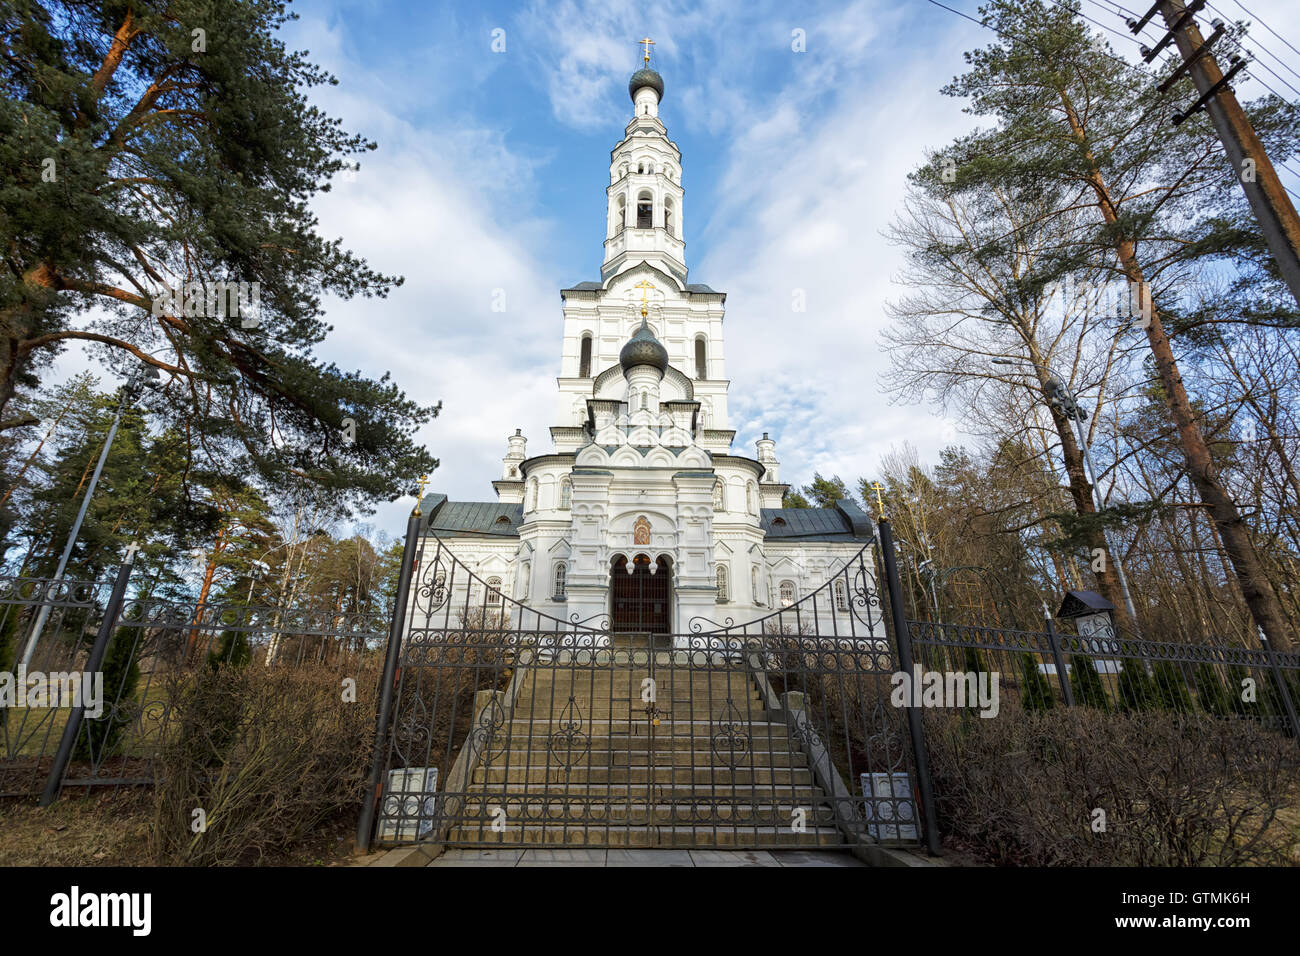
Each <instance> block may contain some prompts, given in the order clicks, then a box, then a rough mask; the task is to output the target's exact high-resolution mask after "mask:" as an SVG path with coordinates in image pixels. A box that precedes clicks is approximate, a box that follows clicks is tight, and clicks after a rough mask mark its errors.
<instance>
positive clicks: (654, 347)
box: [618, 316, 668, 375]
mask: <svg viewBox="0 0 1300 956" xmlns="http://www.w3.org/2000/svg"><path fill="white" fill-rule="evenodd" d="M618 363H619V364H620V365H622V366H623V371H624V373H626V372H630V371H631V370H632V369H634V368H636V367H637V366H638V365H651V366H653V367H655V368H657V369H659V374H661V375H662V374H663V373H664V372H666V371H668V350H667V349H666V348H664V347H663V343H661V342H660V341H659V340H658V339H657V338H655V334H654V333H653V332H651V331H650V326H648V325H646V321H645V317H644V316H642V318H641V328H639V329H637V330H636V332H635V333H634V334H633V336H632V337H631V338H630V339H628V340H627V344H626V345H624V346H623V349H622V351H620V352H619V353H618Z"/></svg>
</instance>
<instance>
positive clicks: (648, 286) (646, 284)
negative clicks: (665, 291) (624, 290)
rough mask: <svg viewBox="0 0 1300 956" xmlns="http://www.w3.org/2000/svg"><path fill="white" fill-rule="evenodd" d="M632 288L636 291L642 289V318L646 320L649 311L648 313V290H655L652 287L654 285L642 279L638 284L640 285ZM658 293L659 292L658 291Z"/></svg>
mask: <svg viewBox="0 0 1300 956" xmlns="http://www.w3.org/2000/svg"><path fill="white" fill-rule="evenodd" d="M632 288H634V289H640V290H641V318H643V319H644V318H645V317H646V315H647V314H648V311H647V302H646V290H647V289H654V286H652V285H651V284H650V283H649V282H647V281H646V280H645V279H642V280H641V281H640V282H638V283H637V284H636V285H634V286H633V287H632ZM656 291H658V290H656Z"/></svg>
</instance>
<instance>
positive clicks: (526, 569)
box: [519, 561, 533, 601]
mask: <svg viewBox="0 0 1300 956" xmlns="http://www.w3.org/2000/svg"><path fill="white" fill-rule="evenodd" d="M519 576H520V578H521V580H520V582H519V597H520V599H522V600H525V601H526V600H528V582H529V580H530V579H531V578H532V576H533V563H532V562H531V561H525V562H524V566H523V567H522V568H520V570H519Z"/></svg>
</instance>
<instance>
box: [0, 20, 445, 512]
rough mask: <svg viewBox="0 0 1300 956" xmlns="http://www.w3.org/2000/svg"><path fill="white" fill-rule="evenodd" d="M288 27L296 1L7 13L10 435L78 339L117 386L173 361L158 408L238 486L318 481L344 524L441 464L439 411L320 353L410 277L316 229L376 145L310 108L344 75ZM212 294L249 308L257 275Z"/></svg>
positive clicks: (1, 389) (152, 405)
mask: <svg viewBox="0 0 1300 956" xmlns="http://www.w3.org/2000/svg"><path fill="white" fill-rule="evenodd" d="M292 16H293V15H292V14H290V13H289V12H288V10H287V4H284V3H282V2H278V0H167V2H166V3H164V2H161V0H138V2H133V3H123V4H118V3H112V4H96V5H92V6H91V7H87V6H86V5H85V4H84V3H81V2H79V0H12V2H9V3H5V4H4V5H3V6H0V33H3V35H4V51H5V55H4V57H3V58H0V142H2V143H4V149H3V151H0V183H3V184H4V189H3V190H0V223H3V224H4V237H3V238H4V242H5V262H6V268H5V269H4V270H3V271H2V272H0V328H3V330H4V335H0V431H3V430H4V429H6V428H12V427H19V426H22V425H25V424H29V423H30V422H29V419H28V418H24V417H23V416H17V415H13V414H12V413H11V409H10V407H9V406H10V405H11V404H12V402H13V399H14V397H15V393H16V391H17V389H19V388H25V389H31V388H33V387H35V386H36V385H37V383H38V382H39V380H40V376H41V374H42V373H43V372H45V370H46V368H47V367H48V365H49V363H50V361H51V360H52V358H53V357H54V355H56V354H57V352H58V351H59V350H60V349H62V348H66V347H67V345H68V344H69V343H71V342H78V341H80V342H86V343H93V346H92V347H93V348H94V349H95V350H97V354H98V355H99V357H101V358H102V359H103V361H104V362H105V364H106V365H107V366H108V367H109V368H111V369H112V370H113V371H114V372H115V373H120V372H124V371H126V370H127V369H128V368H133V367H138V365H139V363H140V362H146V363H149V364H151V365H153V366H154V367H155V368H157V369H158V370H159V371H160V372H161V373H162V375H163V378H164V380H166V381H165V387H164V388H163V389H162V390H161V391H159V392H156V393H153V394H152V396H151V397H150V398H149V399H148V404H149V409H150V412H151V414H152V415H154V416H156V417H157V418H158V419H159V420H161V421H162V422H163V423H165V424H168V425H171V426H174V427H176V428H177V429H180V430H184V433H185V434H186V435H192V436H195V437H196V440H195V441H193V442H192V443H190V445H189V448H190V450H191V452H192V453H193V454H194V456H195V457H196V458H198V459H201V460H202V465H203V466H205V467H208V468H210V469H212V470H216V471H221V472H223V473H224V474H226V475H228V476H244V477H246V478H248V479H252V478H253V477H255V476H256V477H260V478H261V479H263V480H264V481H266V482H267V483H269V484H272V485H275V486H277V487H283V486H284V485H286V484H287V483H288V482H290V481H291V480H292V481H306V482H308V483H311V484H313V485H315V486H318V487H321V488H325V489H327V490H330V491H332V492H333V493H334V496H335V497H334V500H335V501H336V502H337V504H338V507H339V508H340V509H341V510H343V509H346V508H347V507H348V506H349V505H353V506H356V505H364V503H365V502H367V501H369V500H372V499H374V498H395V497H397V496H399V495H401V494H403V493H406V492H407V491H408V490H409V487H410V483H411V482H412V481H413V480H414V478H415V476H417V475H420V474H422V473H424V472H427V471H429V470H430V469H431V467H432V466H434V465H435V464H436V462H435V460H434V459H433V458H432V457H431V456H430V455H429V454H428V452H427V451H426V450H425V449H424V448H422V447H420V446H418V445H417V444H415V442H414V440H413V436H414V433H415V431H416V430H417V429H418V428H419V427H420V426H421V425H423V424H424V423H426V422H428V421H429V420H430V419H431V418H432V417H433V416H434V415H435V414H436V413H437V409H436V408H431V407H422V406H420V405H418V404H417V403H415V402H412V401H410V400H409V399H408V398H406V396H405V395H404V394H403V393H402V392H401V391H400V390H399V389H398V388H397V386H396V385H394V384H393V383H392V382H391V381H389V379H388V376H387V375H384V376H382V377H380V378H377V379H372V378H367V377H366V376H364V375H362V374H361V373H360V372H348V371H346V370H344V369H340V368H338V367H336V366H334V365H332V364H328V363H325V362H322V361H321V360H320V359H319V358H318V357H317V356H316V355H315V354H314V350H315V348H316V346H317V345H318V344H319V342H320V341H321V340H322V339H323V338H324V337H325V335H326V334H327V333H328V332H329V327H328V326H327V324H326V323H325V322H324V321H323V319H322V315H323V310H324V302H325V300H326V298H327V297H328V296H330V295H338V296H341V297H343V298H352V297H355V296H364V297H367V298H369V297H384V296H386V295H387V293H388V291H389V290H390V289H391V288H393V287H394V286H396V285H399V284H400V283H401V279H400V278H397V277H393V276H388V275H383V274H381V273H379V272H376V271H375V270H373V269H371V268H370V266H369V265H368V264H367V263H366V262H365V260H363V259H360V258H358V257H357V256H355V255H354V254H352V253H351V252H348V251H347V250H346V249H344V248H343V246H342V242H341V240H337V239H327V238H326V237H325V236H323V235H321V234H320V231H319V229H318V222H317V220H316V218H315V216H314V215H313V214H312V212H311V200H312V198H313V197H314V196H315V195H317V194H318V193H320V192H322V191H327V190H328V189H329V183H330V180H331V179H332V177H334V176H335V175H336V174H338V173H340V172H342V171H344V170H347V169H351V168H354V165H355V157H356V156H358V155H360V154H363V153H365V152H367V151H369V150H372V149H374V148H375V144H374V143H373V142H370V141H368V140H367V139H365V138H364V137H362V136H358V135H355V134H352V133H349V132H347V131H346V130H344V129H343V128H342V126H341V124H340V122H339V121H338V120H337V119H334V118H332V117H330V116H328V115H327V114H325V113H324V112H323V111H322V110H320V109H319V108H317V107H315V106H312V105H311V104H310V102H309V100H308V92H309V91H310V90H312V89H313V88H315V87H318V86H322V85H329V84H333V83H334V82H336V81H335V79H334V77H332V76H331V75H329V74H328V73H327V72H326V71H324V70H322V69H321V68H319V67H318V66H316V65H314V64H313V63H311V62H310V61H309V60H308V59H307V57H306V55H305V54H303V53H299V52H293V51H290V50H288V49H286V47H285V45H284V43H283V41H282V39H281V35H280V31H281V29H282V27H283V26H284V25H285V23H286V22H287V21H288V20H290V19H291V18H292ZM200 280H201V281H200ZM185 283H189V287H187V288H184V289H182V290H181V293H182V294H181V295H180V296H175V295H173V294H172V293H171V291H169V289H168V288H167V287H168V286H177V285H182V284H185ZM215 283H232V284H236V285H238V284H242V287H243V292H244V298H245V299H246V300H251V298H252V296H253V287H254V284H256V287H257V293H258V294H257V298H258V300H259V307H258V308H257V309H256V311H255V312H253V313H252V314H248V313H247V312H239V311H238V310H237V309H232V308H231V301H234V300H237V299H238V296H235V295H227V294H225V287H224V286H220V287H218V286H215V285H214V284H215ZM178 300H179V301H178ZM94 306H100V307H102V308H103V311H105V312H107V313H108V314H107V315H106V316H105V317H104V318H103V319H102V320H101V319H96V318H94V317H93V316H94V315H95V313H96V311H97V310H96V309H94V308H92V307H94ZM87 314H89V315H90V316H92V318H90V319H89V320H87V319H86V318H85V317H86V315H87ZM345 422H350V424H349V425H348V427H347V428H346V433H347V435H348V437H347V438H345V437H344V434H345ZM197 436H203V437H204V439H205V440H204V441H202V442H200V441H198V440H197Z"/></svg>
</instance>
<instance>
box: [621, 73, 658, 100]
mask: <svg viewBox="0 0 1300 956" xmlns="http://www.w3.org/2000/svg"><path fill="white" fill-rule="evenodd" d="M643 86H648V87H650V89H652V90H654V91H655V92H656V93H658V94H659V99H660V100H662V99H663V98H664V78H663V77H662V76H660V75H659V74H658V73H656V72H655V71H654V70H652V69H650V68H649V67H643V68H641V69H639V70H637V71H636V72H635V73H633V74H632V79H630V80H628V81H627V95H628V96H630V97H632V101H633V102H636V91H637V90H639V89H641V87H643Z"/></svg>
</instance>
